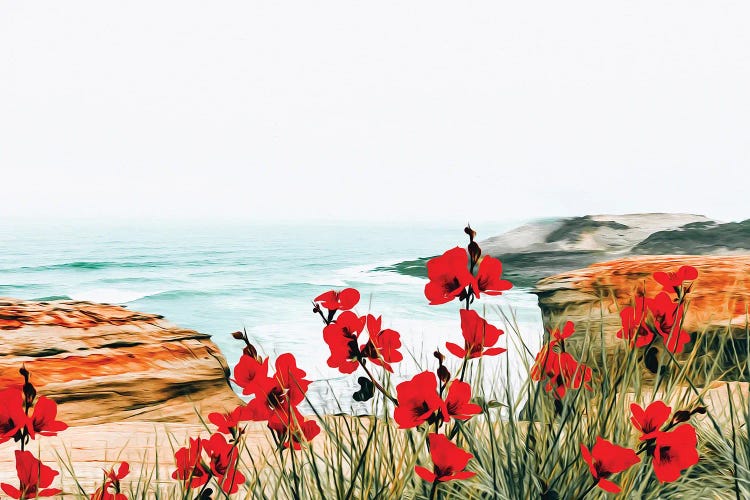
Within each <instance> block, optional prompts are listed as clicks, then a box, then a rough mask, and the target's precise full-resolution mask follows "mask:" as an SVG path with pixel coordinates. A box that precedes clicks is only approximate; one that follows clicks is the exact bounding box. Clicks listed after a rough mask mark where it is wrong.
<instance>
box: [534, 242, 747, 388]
mask: <svg viewBox="0 0 750 500" xmlns="http://www.w3.org/2000/svg"><path fill="white" fill-rule="evenodd" d="M682 265H690V266H693V267H695V268H696V269H698V272H699V275H698V278H697V279H696V280H695V281H694V285H693V288H692V290H691V292H690V294H689V303H688V307H687V311H686V314H685V319H684V322H683V328H684V329H685V330H687V331H688V332H689V333H690V335H691V338H692V339H693V340H692V341H691V343H690V344H688V345H687V346H686V350H685V353H683V354H681V355H679V356H678V359H686V357H688V356H691V355H693V356H695V357H696V363H701V362H703V363H705V366H710V365H712V364H713V363H716V365H717V366H716V368H718V369H719V370H720V371H724V370H728V371H727V372H726V373H724V376H723V377H722V378H723V379H724V380H747V373H746V371H744V370H737V369H736V365H737V362H736V361H737V360H738V359H739V360H740V362H742V360H745V359H746V358H747V352H748V335H747V333H748V316H747V314H748V308H750V255H735V256H674V255H673V256H643V257H632V258H627V259H620V260H614V261H611V262H604V263H599V264H593V265H591V266H589V267H586V268H584V269H579V270H576V271H570V272H566V273H563V274H558V275H556V276H551V277H549V278H545V279H543V280H541V281H539V283H537V285H536V288H535V289H534V293H536V294H537V296H538V297H539V307H540V308H541V310H542V319H543V322H544V326H545V328H546V329H552V328H558V327H560V326H561V325H562V324H564V323H565V322H566V321H572V322H573V323H575V326H576V334H575V335H573V336H572V337H571V338H569V339H568V340H566V346H570V347H571V348H572V349H573V350H574V351H575V352H576V353H580V355H581V356H583V357H584V358H587V359H588V360H589V362H590V363H592V364H596V363H598V360H600V359H601V354H602V349H604V352H605V354H606V356H607V357H608V358H609V359H610V361H616V359H615V356H616V352H617V349H618V348H622V347H623V346H624V342H623V340H621V339H618V338H617V337H616V333H617V331H618V330H619V329H620V328H621V323H620V316H619V310H620V309H621V308H623V307H625V306H627V305H630V303H631V301H632V299H633V297H634V296H635V294H636V292H637V290H639V289H640V290H643V289H644V287H645V290H646V294H647V296H653V295H655V294H656V293H658V292H659V291H661V286H660V285H659V284H658V283H656V281H654V280H653V278H652V275H653V273H654V272H655V271H676V270H677V269H678V268H679V267H680V266H682ZM698 335H706V336H707V337H704V338H703V339H702V342H701V343H700V345H701V347H700V348H699V350H698V352H696V353H692V350H693V347H694V344H695V339H696V338H697V336H698ZM738 353H739V354H738ZM737 356H740V357H739V358H738V357H737Z"/></svg>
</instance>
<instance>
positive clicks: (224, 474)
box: [205, 434, 245, 493]
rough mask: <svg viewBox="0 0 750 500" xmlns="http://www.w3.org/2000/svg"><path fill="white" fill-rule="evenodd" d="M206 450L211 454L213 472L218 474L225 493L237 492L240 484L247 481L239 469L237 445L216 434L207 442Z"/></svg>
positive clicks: (210, 461) (217, 477) (217, 478)
mask: <svg viewBox="0 0 750 500" xmlns="http://www.w3.org/2000/svg"><path fill="white" fill-rule="evenodd" d="M205 450H206V452H207V453H208V455H209V464H210V467H211V472H213V474H214V476H216V481H217V482H218V483H219V487H221V489H222V490H224V492H225V493H236V492H237V490H238V489H239V485H240V484H242V483H244V482H245V476H244V475H243V474H242V473H241V472H240V471H238V470H237V461H238V458H239V452H238V450H237V446H235V445H234V444H230V443H227V440H226V439H224V436H223V435H221V434H214V435H213V436H211V438H209V440H208V442H206V443H205Z"/></svg>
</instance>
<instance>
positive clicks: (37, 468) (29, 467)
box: [0, 450, 62, 500]
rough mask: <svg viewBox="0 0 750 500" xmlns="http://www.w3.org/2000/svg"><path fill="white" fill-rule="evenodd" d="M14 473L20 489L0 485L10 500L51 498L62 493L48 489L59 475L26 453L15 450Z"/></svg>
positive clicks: (54, 489) (55, 489) (3, 484)
mask: <svg viewBox="0 0 750 500" xmlns="http://www.w3.org/2000/svg"><path fill="white" fill-rule="evenodd" d="M16 473H17V475H18V480H19V482H20V488H16V487H15V486H12V485H10V484H7V483H2V484H0V488H2V490H3V491H4V492H5V493H6V494H7V495H9V496H10V497H12V498H20V499H24V500H25V499H28V498H37V497H51V496H54V495H57V494H58V493H60V492H62V490H59V489H57V488H48V486H49V485H51V484H52V481H54V479H55V476H57V475H58V474H59V472H57V471H56V470H53V469H52V468H51V467H47V466H46V465H44V464H43V463H42V462H40V461H39V460H37V459H36V457H34V455H32V454H31V453H30V452H28V451H20V450H16Z"/></svg>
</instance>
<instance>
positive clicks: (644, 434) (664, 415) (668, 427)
mask: <svg viewBox="0 0 750 500" xmlns="http://www.w3.org/2000/svg"><path fill="white" fill-rule="evenodd" d="M630 410H631V413H632V417H631V421H632V423H633V426H634V427H635V429H636V430H637V431H638V432H640V436H639V440H640V441H641V446H640V449H639V451H638V452H636V451H635V450H633V449H630V448H625V447H622V446H618V445H616V444H613V443H611V442H609V441H607V440H606V439H602V438H601V437H597V438H596V443H595V444H594V446H593V447H592V448H591V450H589V449H588V448H587V447H586V446H585V445H583V444H581V455H582V456H583V459H584V461H585V462H586V463H587V464H588V468H589V471H590V472H591V475H592V476H593V478H594V485H595V486H599V487H600V488H601V489H603V490H605V491H608V492H610V493H619V492H620V487H619V486H618V485H617V484H615V483H614V482H612V481H610V480H609V478H610V477H611V476H612V475H613V474H617V473H619V472H623V471H625V470H627V469H629V468H630V467H631V466H632V465H635V464H637V463H639V462H640V461H641V459H640V458H639V457H638V455H639V454H641V453H644V452H645V453H646V455H647V456H648V457H651V458H652V465H653V468H654V474H655V475H656V478H657V479H658V480H659V481H660V482H662V483H665V482H672V481H675V480H677V479H678V478H679V477H680V474H681V473H682V471H684V470H685V469H687V468H689V467H691V466H693V465H695V464H697V463H698V458H699V457H698V450H697V444H698V439H697V437H696V434H695V428H694V427H693V426H692V425H690V424H687V423H683V424H682V425H679V424H681V423H682V422H684V421H685V420H687V419H689V418H690V416H691V415H692V414H694V413H701V412H705V408H702V407H699V408H696V409H694V410H692V411H687V410H682V411H678V412H676V413H675V414H674V416H673V417H672V419H671V420H670V418H669V416H670V414H671V413H672V409H671V408H670V407H669V406H667V405H666V404H664V403H663V402H662V401H654V402H653V403H651V404H650V405H649V406H648V407H647V408H646V409H645V410H644V409H643V408H641V406H640V405H638V404H635V403H633V404H632V405H631V406H630Z"/></svg>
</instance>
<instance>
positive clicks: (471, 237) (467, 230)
mask: <svg viewBox="0 0 750 500" xmlns="http://www.w3.org/2000/svg"><path fill="white" fill-rule="evenodd" d="M464 233H466V234H467V235H468V236H469V241H474V238H475V237H476V235H477V232H476V231H474V230H473V229H472V228H471V224H468V223H467V224H466V227H465V228H464Z"/></svg>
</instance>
